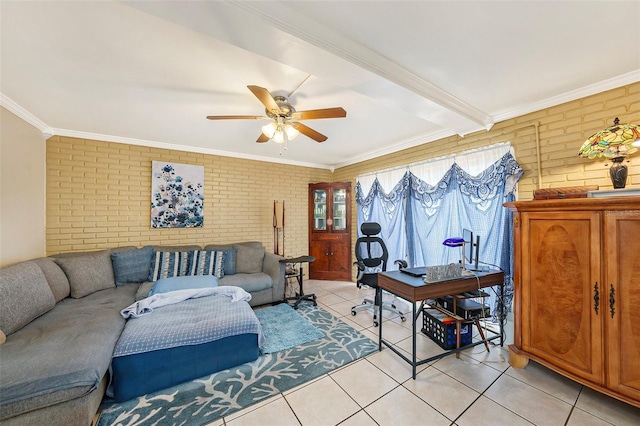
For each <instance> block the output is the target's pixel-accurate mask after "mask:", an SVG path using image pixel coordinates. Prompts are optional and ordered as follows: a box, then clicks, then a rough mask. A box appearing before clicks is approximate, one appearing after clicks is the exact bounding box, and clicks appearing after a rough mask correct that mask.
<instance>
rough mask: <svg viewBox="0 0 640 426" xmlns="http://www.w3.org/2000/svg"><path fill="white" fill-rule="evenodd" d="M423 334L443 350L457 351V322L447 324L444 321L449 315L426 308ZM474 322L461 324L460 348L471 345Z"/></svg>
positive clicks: (423, 311)
mask: <svg viewBox="0 0 640 426" xmlns="http://www.w3.org/2000/svg"><path fill="white" fill-rule="evenodd" d="M422 314H423V315H422V317H423V318H424V320H423V328H422V332H423V333H424V334H426V335H427V336H429V337H430V338H431V340H433V341H434V342H436V343H437V344H438V345H440V347H442V349H446V350H449V349H455V347H456V322H455V321H453V322H452V323H450V324H445V323H444V322H443V320H444V319H445V318H447V315H445V314H443V313H442V312H440V311H438V310H437V309H430V308H424V309H423V310H422ZM472 325H473V321H464V322H462V323H461V324H460V347H462V346H465V345H469V344H471V341H472V330H471V327H472Z"/></svg>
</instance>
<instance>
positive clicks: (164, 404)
mask: <svg viewBox="0 0 640 426" xmlns="http://www.w3.org/2000/svg"><path fill="white" fill-rule="evenodd" d="M297 312H298V313H299V314H300V315H301V316H303V317H304V318H306V319H307V320H308V321H309V322H310V323H311V324H312V325H313V326H314V327H316V328H317V329H318V330H320V331H321V332H322V333H323V334H324V337H322V338H320V339H316V340H313V341H310V342H307V343H304V344H302V345H299V346H295V347H292V348H288V349H284V350H281V351H279V352H274V353H269V354H264V355H261V356H260V357H259V358H258V359H257V360H255V361H253V362H250V363H247V364H242V365H240V366H238V367H234V368H231V369H228V370H224V371H220V372H218V373H215V374H212V375H210V376H206V377H202V378H200V379H196V380H193V381H191V382H187V383H183V384H180V385H177V386H174V387H171V388H168V389H165V390H163V391H158V392H154V393H151V394H148V395H143V396H141V397H138V398H135V399H132V400H130V401H125V402H122V403H108V402H105V403H104V405H103V407H102V411H101V413H100V417H99V419H98V423H97V424H98V426H115V425H127V426H133V425H163V426H165V425H184V426H200V425H204V424H207V423H209V422H213V421H214V420H216V419H219V418H220V417H224V416H227V415H229V414H231V413H233V412H235V411H238V410H240V409H242V408H245V407H248V406H250V405H252V404H254V403H256V402H259V401H262V400H264V399H266V398H269V397H271V396H273V395H277V394H278V393H281V392H284V391H286V390H289V389H291V388H293V387H295V386H298V385H300V384H302V383H305V382H307V381H309V380H312V379H315V378H316V377H319V376H321V375H323V374H326V373H328V372H331V371H333V370H335V369H336V368H338V367H341V366H343V365H346V364H348V363H350V362H352V361H354V360H356V359H358V358H361V357H363V356H366V355H368V354H370V353H372V352H374V351H376V350H377V348H378V345H377V343H375V342H373V341H372V340H370V339H369V338H367V337H365V336H363V335H362V334H361V333H359V332H358V331H356V330H354V329H353V328H351V327H350V326H348V325H347V324H345V323H344V322H342V321H340V320H339V319H338V318H336V317H335V316H333V315H331V314H330V313H328V312H327V311H325V310H323V309H322V308H320V307H318V306H312V305H311V304H301V305H300V307H299V309H298V310H297ZM267 337H268V336H267Z"/></svg>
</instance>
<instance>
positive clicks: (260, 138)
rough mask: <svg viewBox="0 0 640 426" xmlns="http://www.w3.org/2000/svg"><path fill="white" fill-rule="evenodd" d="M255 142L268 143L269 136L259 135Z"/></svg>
mask: <svg viewBox="0 0 640 426" xmlns="http://www.w3.org/2000/svg"><path fill="white" fill-rule="evenodd" d="M256 142H258V143H263V142H269V136H267V135H265V134H264V133H260V136H258V139H257V140H256Z"/></svg>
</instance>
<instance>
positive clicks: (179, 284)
mask: <svg viewBox="0 0 640 426" xmlns="http://www.w3.org/2000/svg"><path fill="white" fill-rule="evenodd" d="M217 286H218V278H216V277H214V276H213V275H194V276H187V277H171V278H161V279H159V280H158V281H156V282H155V284H154V285H153V287H152V288H151V291H150V292H149V296H153V295H154V294H158V293H167V292H170V291H176V290H187V289H191V288H207V287H217Z"/></svg>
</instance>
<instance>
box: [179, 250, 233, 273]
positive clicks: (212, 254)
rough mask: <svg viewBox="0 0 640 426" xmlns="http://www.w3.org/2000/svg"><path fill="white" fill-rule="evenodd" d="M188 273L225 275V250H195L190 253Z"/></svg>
mask: <svg viewBox="0 0 640 426" xmlns="http://www.w3.org/2000/svg"><path fill="white" fill-rule="evenodd" d="M187 275H213V276H215V277H217V278H222V277H223V276H224V252H223V251H218V250H193V251H192V252H191V253H190V255H189V270H188V271H187Z"/></svg>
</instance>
